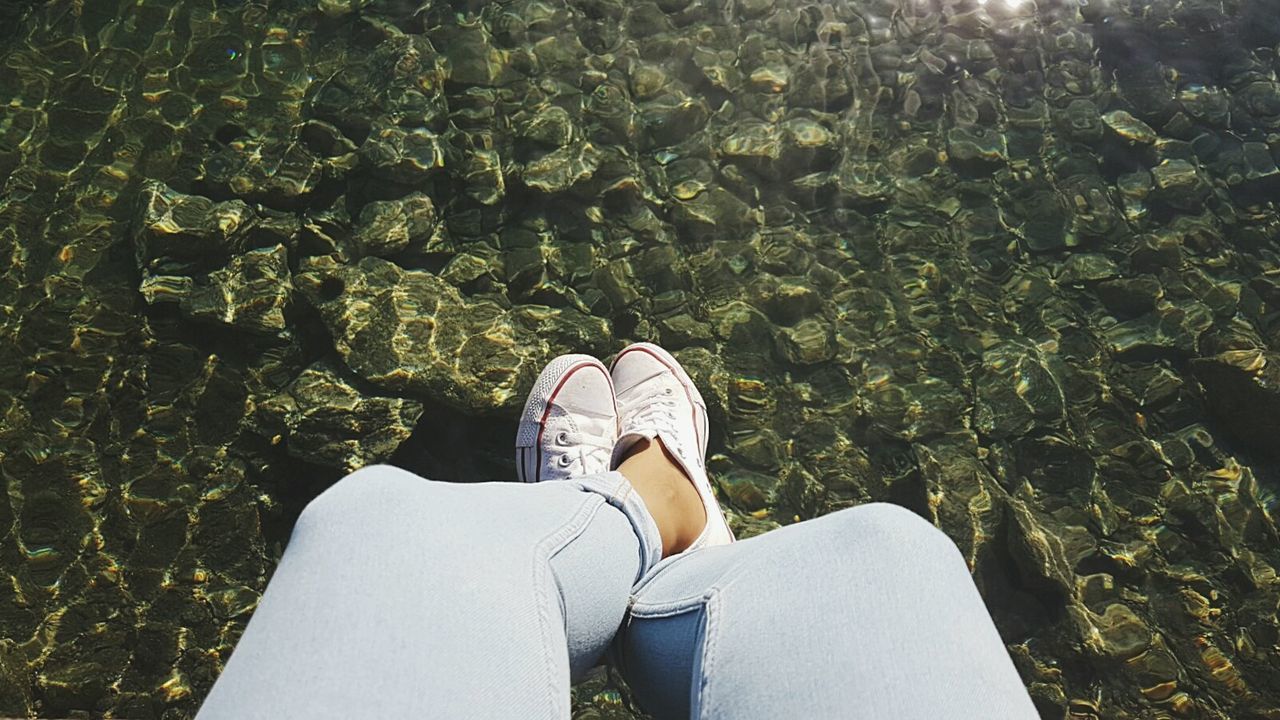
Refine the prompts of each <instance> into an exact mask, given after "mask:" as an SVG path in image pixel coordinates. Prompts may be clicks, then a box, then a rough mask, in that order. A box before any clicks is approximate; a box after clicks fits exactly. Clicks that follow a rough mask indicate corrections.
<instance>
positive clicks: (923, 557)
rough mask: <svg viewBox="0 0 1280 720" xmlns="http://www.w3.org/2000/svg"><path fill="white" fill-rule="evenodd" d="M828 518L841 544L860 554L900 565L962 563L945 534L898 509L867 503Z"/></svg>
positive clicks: (898, 506)
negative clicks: (891, 559)
mask: <svg viewBox="0 0 1280 720" xmlns="http://www.w3.org/2000/svg"><path fill="white" fill-rule="evenodd" d="M828 517H829V518H830V520H831V523H832V524H833V525H834V526H835V530H834V531H835V532H836V533H838V534H839V535H840V536H841V538H842V542H845V543H848V544H849V545H851V546H853V547H856V548H858V549H859V551H860V552H866V551H870V552H875V553H877V554H878V555H880V556H882V557H897V558H901V559H902V561H903V562H935V561H944V562H947V561H951V560H957V559H959V560H961V562H963V559H962V556H961V554H960V550H959V548H957V547H956V544H955V542H953V541H952V540H951V538H950V537H948V536H947V534H946V533H944V532H942V531H941V530H939V529H938V528H937V527H935V526H934V525H933V523H931V522H929V521H928V520H925V519H924V518H922V517H920V516H919V515H917V514H916V513H914V512H912V511H910V510H908V509H906V508H904V507H902V506H901V505H894V504H892V503H881V502H877V503H867V504H865V505H859V506H857V507H852V508H846V509H844V510H840V511H838V512H835V513H832V514H831V515H829V516H828Z"/></svg>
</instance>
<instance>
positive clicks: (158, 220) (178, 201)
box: [135, 181, 257, 272]
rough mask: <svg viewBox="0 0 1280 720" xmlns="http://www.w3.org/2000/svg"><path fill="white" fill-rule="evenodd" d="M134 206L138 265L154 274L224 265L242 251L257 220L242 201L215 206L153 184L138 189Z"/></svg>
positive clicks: (149, 183)
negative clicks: (208, 264) (137, 199)
mask: <svg viewBox="0 0 1280 720" xmlns="http://www.w3.org/2000/svg"><path fill="white" fill-rule="evenodd" d="M139 207H140V213H139V215H140V217H139V226H140V228H141V231H140V232H139V234H138V236H137V238H136V241H135V249H136V251H137V258H138V267H139V268H141V269H143V270H147V271H154V272H164V271H170V270H175V269H187V268H192V267H198V266H199V265H200V264H201V263H202V262H204V263H209V262H212V263H215V264H216V263H220V262H221V261H225V260H226V259H227V258H228V257H229V256H230V255H232V254H233V253H235V252H238V251H239V250H241V249H242V248H243V245H244V242H245V240H244V239H245V237H246V235H247V234H248V231H249V230H250V229H251V228H252V227H253V225H254V224H255V223H256V221H257V215H256V213H254V212H253V210H252V209H251V208H250V207H249V206H248V205H246V204H245V203H244V202H242V201H239V200H231V201H227V202H220V203H215V202H213V201H212V200H209V199H208V198H205V197H201V196H198V195H184V194H182V193H179V192H175V191H174V190H172V189H170V188H169V187H167V186H166V185H164V184H163V183H159V182H154V181H150V182H147V183H146V184H145V185H144V186H143V189H142V195H141V202H140V204H139Z"/></svg>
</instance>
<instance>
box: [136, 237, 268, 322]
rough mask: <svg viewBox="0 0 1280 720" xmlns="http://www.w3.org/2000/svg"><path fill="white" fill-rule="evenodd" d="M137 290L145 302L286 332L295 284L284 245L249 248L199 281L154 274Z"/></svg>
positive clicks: (204, 317) (192, 315) (198, 316)
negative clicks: (286, 320)
mask: <svg viewBox="0 0 1280 720" xmlns="http://www.w3.org/2000/svg"><path fill="white" fill-rule="evenodd" d="M139 292H141V293H142V296H143V297H144V298H146V300H147V302H148V303H151V304H155V303H166V302H169V303H177V305H178V308H179V309H180V310H181V311H182V313H183V314H184V315H186V316H187V317H189V318H191V319H193V320H205V321H210V322H213V323H217V324H221V325H226V326H229V327H234V328H238V329H241V330H247V331H249V332H253V333H262V334H277V333H280V332H282V331H284V330H285V327H286V325H285V311H286V310H287V309H288V307H289V303H290V300H291V296H292V293H293V285H292V282H291V281H290V276H289V256H288V252H287V251H286V250H285V248H284V246H283V245H276V246H275V247H270V248H261V249H258V250H250V251H249V252H246V253H244V254H243V255H237V256H235V257H233V258H232V259H231V262H230V263H228V264H227V266H226V267H224V268H222V269H220V270H215V271H213V272H211V273H209V274H208V275H206V276H204V277H201V278H196V279H192V278H188V277H182V276H165V275H153V276H150V277H148V278H146V279H144V280H143V281H142V285H141V287H140V288H139Z"/></svg>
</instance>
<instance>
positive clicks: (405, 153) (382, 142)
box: [360, 126, 445, 183]
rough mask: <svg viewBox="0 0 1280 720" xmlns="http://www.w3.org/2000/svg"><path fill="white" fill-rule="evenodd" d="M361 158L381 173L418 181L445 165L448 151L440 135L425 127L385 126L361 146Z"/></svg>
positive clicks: (389, 178)
mask: <svg viewBox="0 0 1280 720" xmlns="http://www.w3.org/2000/svg"><path fill="white" fill-rule="evenodd" d="M360 160H361V161H362V162H363V163H365V164H366V165H368V166H369V167H370V169H371V171H372V172H373V173H374V174H375V175H377V176H379V177H382V178H385V179H387V180H392V181H395V182H402V183H415V182H421V181H423V180H425V179H426V178H428V177H430V176H431V175H433V174H435V173H437V172H440V171H441V170H443V169H444V164H445V152H444V146H443V143H441V141H440V137H439V136H438V135H436V134H435V133H433V132H431V131H430V130H428V129H426V128H401V127H395V126H384V127H381V128H377V129H375V130H374V131H373V132H372V133H370V135H369V138H368V139H367V140H365V142H364V144H363V145H361V146H360Z"/></svg>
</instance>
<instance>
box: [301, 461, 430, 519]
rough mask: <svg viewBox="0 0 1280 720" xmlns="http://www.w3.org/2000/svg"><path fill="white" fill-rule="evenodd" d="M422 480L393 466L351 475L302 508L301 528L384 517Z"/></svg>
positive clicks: (371, 467) (421, 482)
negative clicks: (342, 520) (361, 517)
mask: <svg viewBox="0 0 1280 720" xmlns="http://www.w3.org/2000/svg"><path fill="white" fill-rule="evenodd" d="M425 482H426V481H424V480H423V479H422V478H420V477H418V476H417V475H414V474H413V473H411V472H408V471H407V470H401V469H400V468H397V467H392V466H390V465H369V466H367V467H363V468H360V469H359V470H356V471H355V472H353V473H350V474H348V475H347V476H346V477H344V478H342V479H341V480H339V481H338V482H336V483H334V484H333V485H331V486H329V488H328V489H326V490H325V491H324V492H322V493H320V494H319V495H317V496H316V497H315V498H313V499H312V500H311V502H309V503H307V505H306V507H304V508H303V509H302V514H301V515H299V516H298V523H297V524H298V526H318V527H324V526H326V525H332V524H334V521H335V520H337V519H338V518H350V517H353V516H365V515H372V516H375V517H376V516H380V515H386V514H387V513H386V511H387V510H390V509H392V508H395V507H397V506H399V505H400V504H402V503H403V502H404V500H405V498H406V497H408V496H409V495H410V494H411V493H412V492H413V491H414V490H416V489H418V488H419V487H420V486H421V485H422V484H423V483H425Z"/></svg>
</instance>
